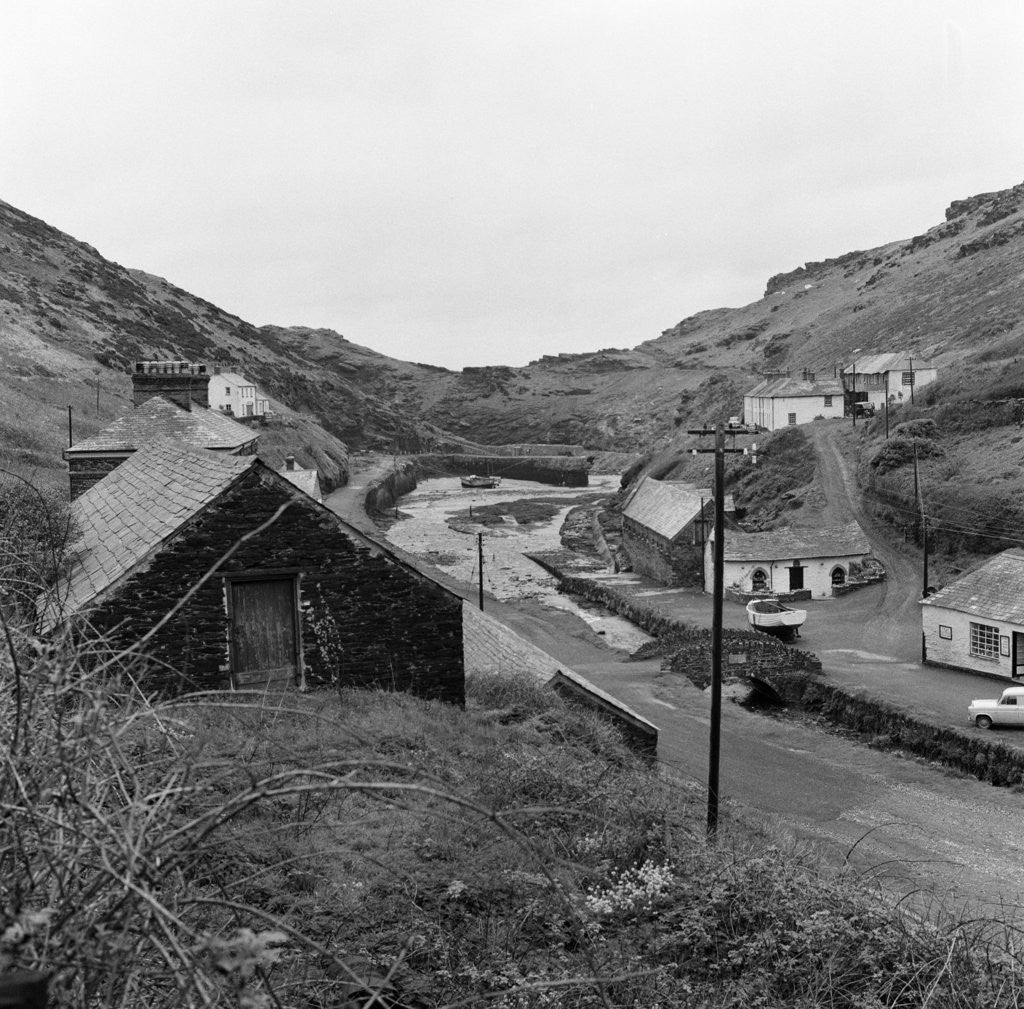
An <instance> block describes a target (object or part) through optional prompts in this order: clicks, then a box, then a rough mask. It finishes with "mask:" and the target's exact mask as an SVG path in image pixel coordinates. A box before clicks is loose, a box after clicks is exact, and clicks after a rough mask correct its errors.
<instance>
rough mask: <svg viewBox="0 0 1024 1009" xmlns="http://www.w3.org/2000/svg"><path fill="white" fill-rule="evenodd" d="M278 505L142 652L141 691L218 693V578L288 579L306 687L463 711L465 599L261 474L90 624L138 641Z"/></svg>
mask: <svg viewBox="0 0 1024 1009" xmlns="http://www.w3.org/2000/svg"><path fill="white" fill-rule="evenodd" d="M286 500H293V501H294V503H293V504H292V505H291V507H289V508H288V509H287V510H286V511H285V512H284V513H283V515H281V517H280V518H279V519H278V520H277V521H276V522H275V523H274V524H273V525H272V526H271V527H269V528H268V529H267V530H266V531H264V532H263V533H262V534H260V535H259V536H257V537H254V538H253V539H252V540H250V541H248V542H246V543H245V544H243V545H242V547H241V548H240V549H239V550H238V551H237V552H236V553H235V554H234V555H233V556H232V557H231V558H230V560H229V561H227V562H226V563H225V564H224V565H223V567H222V569H221V570H220V571H218V573H217V574H216V575H214V577H212V578H211V579H210V580H209V581H208V582H207V583H206V584H205V585H204V586H203V587H202V588H201V589H200V590H199V591H198V592H197V593H196V595H195V596H194V597H193V598H192V599H191V600H190V601H189V602H188V603H187V604H186V605H185V606H184V607H183V608H182V609H181V610H180V611H179V612H178V613H177V614H176V615H175V616H174V617H173V618H172V619H171V620H169V621H168V623H167V624H166V625H165V626H164V627H163V628H162V629H161V630H160V631H159V632H158V633H157V635H156V636H155V637H154V638H153V639H152V641H151V642H150V643H149V644H148V646H147V648H146V651H147V653H148V654H150V655H152V656H153V658H154V659H155V660H156V662H155V663H154V664H153V667H152V669H151V671H150V673H149V676H150V679H149V681H148V682H149V683H151V684H153V685H155V686H159V687H160V688H163V689H167V690H195V689H226V688H227V687H228V686H229V685H230V680H229V664H228V620H227V611H226V603H225V596H226V592H225V579H224V577H223V575H230V574H231V573H232V572H235V573H239V572H247V573H250V574H251V573H254V572H259V571H264V570H265V571H267V572H268V575H269V574H271V573H273V572H275V571H276V572H279V571H297V572H298V573H299V574H298V577H299V604H300V614H301V617H300V619H301V635H302V658H303V664H304V667H305V676H306V681H307V683H309V684H311V685H317V684H327V683H331V684H336V685H341V686H360V687H379V688H381V689H385V690H403V691H409V692H411V693H414V694H417V695H419V696H421V697H427V698H436V699H439V700H444V701H448V702H452V703H456V704H462V703H463V700H464V673H463V645H462V600H461V599H460V598H459V597H457V596H455V595H453V594H452V593H449V592H447V591H446V590H445V589H443V588H442V587H441V586H439V585H436V584H435V583H433V582H431V581H429V580H428V579H424V578H420V577H419V576H417V575H416V574H414V573H413V572H410V571H409V570H407V569H406V568H405V567H403V566H402V565H400V564H398V563H397V562H396V561H394V560H393V559H391V558H390V557H389V556H387V555H386V554H383V553H381V552H378V551H375V550H373V549H371V548H370V547H368V546H366V545H363V544H362V543H361V542H360V541H359V540H358V539H357V538H356V537H350V536H349V535H348V534H347V533H346V532H345V531H344V529H342V528H341V527H340V526H339V525H338V522H337V520H336V519H335V518H334V517H333V516H332V515H331V514H330V513H329V512H327V511H325V510H324V509H323V508H322V507H320V506H318V505H316V504H314V503H313V502H312V501H310V500H309V499H308V497H307V496H306V495H304V494H302V493H301V492H299V491H294V492H293V491H292V489H291V488H290V485H287V484H286V483H285V482H284V481H283V480H281V479H280V478H278V477H276V476H274V475H273V474H271V473H268V472H267V471H265V470H261V469H256V470H254V471H252V472H250V473H248V474H247V475H246V476H245V477H244V478H243V479H242V480H241V481H239V482H238V483H237V484H235V485H234V486H233V487H231V488H229V489H228V490H227V491H226V492H225V493H224V494H222V495H221V496H220V497H219V498H217V500H216V501H215V502H214V503H213V504H211V505H210V506H209V507H208V508H206V509H205V510H204V511H203V512H202V513H201V514H200V515H198V516H196V517H195V518H194V519H192V520H191V521H190V522H188V523H186V525H185V527H184V528H183V529H182V530H181V531H180V532H179V533H178V535H177V536H176V537H175V538H174V539H173V540H171V541H170V542H169V543H167V544H165V546H164V547H163V548H162V549H161V550H160V551H159V552H158V553H157V554H156V555H155V556H154V557H153V558H152V559H151V560H150V561H149V562H148V564H147V565H145V566H144V567H141V568H139V569H137V570H136V572H135V573H134V574H132V575H131V576H129V577H128V578H127V579H126V580H125V581H124V582H123V583H122V584H121V585H119V586H118V588H117V591H116V594H115V595H113V596H112V597H110V598H108V599H105V600H104V602H103V603H102V604H101V605H100V606H99V607H98V608H97V609H96V610H94V611H93V612H92V613H91V619H92V622H93V624H94V625H95V626H96V627H97V628H99V629H100V630H107V631H108V632H109V633H110V634H111V635H112V637H113V638H114V640H115V641H116V642H118V643H119V644H121V645H122V646H123V645H127V644H130V643H132V642H134V641H136V640H138V638H139V637H141V635H142V634H144V633H145V632H146V631H147V630H148V629H149V628H151V627H152V626H154V625H155V624H156V623H157V622H158V621H159V620H160V619H161V618H162V617H163V616H164V615H165V614H166V613H167V612H168V610H169V609H170V608H171V607H172V606H173V605H174V603H175V601H177V600H178V599H180V598H181V597H182V596H183V595H184V594H185V593H186V592H187V591H188V589H189V588H191V587H192V586H193V585H194V584H195V583H196V582H197V581H198V580H199V579H200V578H201V577H202V575H203V574H204V573H205V572H206V571H207V570H208V569H209V568H210V567H211V566H212V565H213V564H214V563H216V562H217V560H218V559H219V558H220V557H221V556H222V555H223V554H224V553H225V552H226V551H227V550H228V549H229V548H230V547H231V546H232V545H233V544H234V543H236V542H237V541H238V540H240V539H241V537H242V536H244V535H245V534H246V533H248V532H250V531H251V530H253V529H256V528H257V527H259V526H260V525H261V524H262V523H263V522H265V521H266V520H267V519H268V518H270V517H271V515H273V513H274V512H275V511H276V510H277V508H278V507H279V506H280V505H281V504H282V503H283V502H284V501H286ZM221 572H223V574H222V573H221Z"/></svg>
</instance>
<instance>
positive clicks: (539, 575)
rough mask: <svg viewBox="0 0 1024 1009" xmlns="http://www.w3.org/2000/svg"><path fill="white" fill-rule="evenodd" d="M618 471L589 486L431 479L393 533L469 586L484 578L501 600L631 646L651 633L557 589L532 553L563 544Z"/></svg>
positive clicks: (615, 481) (408, 503)
mask: <svg viewBox="0 0 1024 1009" xmlns="http://www.w3.org/2000/svg"><path fill="white" fill-rule="evenodd" d="M618 486H619V478H618V477H617V476H591V478H590V486H589V487H549V486H547V485H545V484H538V483H531V482H529V481H526V480H502V482H501V485H500V486H499V487H495V488H492V489H474V490H467V489H465V488H463V487H462V485H461V483H460V481H459V478H458V477H441V478H438V479H435V480H425V481H423V482H421V483H420V485H419V486H418V487H417V488H416V490H414V491H413V492H412V493H410V494H406V495H405V496H403V497H402V499H401V500H400V501H399V503H398V518H397V519H396V520H395V521H394V522H392V523H391V524H390V525H389V528H388V529H387V534H386V535H387V538H388V539H389V540H390V541H391V542H392V543H394V544H395V545H396V546H398V547H401V548H402V549H403V550H407V551H408V552H409V553H411V554H415V555H416V556H418V557H421V558H423V559H424V560H425V561H427V562H428V563H429V564H432V565H433V566H434V567H436V568H439V569H440V570H442V571H444V572H445V573H446V574H447V575H449V576H450V577H452V578H456V579H458V580H459V581H460V582H463V583H464V584H467V585H474V586H479V584H480V555H479V554H480V551H479V546H480V542H481V541H480V540H479V539H478V537H479V536H481V535H482V546H483V551H482V552H483V582H484V590H485V592H487V593H488V594H490V595H492V596H494V598H496V599H500V600H502V601H506V602H508V601H514V600H531V601H535V602H537V603H540V604H542V605H544V606H548V607H551V608H553V609H560V610H566V611H568V612H571V613H573V614H575V615H576V616H578V617H579V618H580V619H582V620H584V621H585V622H586V623H587V624H588V625H589V626H590V627H591V628H592V629H593V630H594V631H596V632H597V633H598V634H601V635H602V636H603V637H604V638H605V640H606V642H607V643H608V644H609V645H612V646H613V647H615V648H621V649H624V650H626V651H633V650H635V649H636V648H638V647H639V646H640V645H641V644H643V643H644V642H645V641H648V640H649V638H648V636H647V635H646V634H645V633H644V632H643V631H641V630H639V629H638V628H637V627H634V626H633V625H632V624H631V623H630V622H629V621H627V620H624V619H622V618H621V617H618V616H615V615H614V614H611V613H608V612H607V611H605V610H603V609H600V608H598V607H593V606H590V605H584V604H582V603H580V602H578V601H575V600H573V599H571V598H569V597H568V596H565V595H563V594H561V593H560V592H559V591H558V585H557V582H556V581H555V579H554V578H553V577H552V576H551V575H550V574H548V572H547V571H545V570H544V569H543V568H542V567H541V566H540V565H539V564H537V563H536V562H535V561H532V560H530V558H529V557H528V556H526V555H527V554H530V553H546V552H550V551H557V550H561V549H563V546H562V542H561V539H560V536H559V530H560V529H561V527H562V523H563V522H564V521H565V517H566V515H567V514H568V513H569V511H570V510H571V509H572V508H574V507H575V506H576V505H579V504H584V503H588V502H592V501H597V500H600V499H601V498H603V497H609V496H611V495H612V494H613V493H614V492H615V491H616V490H617V489H618Z"/></svg>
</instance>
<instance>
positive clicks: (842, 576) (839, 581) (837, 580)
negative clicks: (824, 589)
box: [832, 564, 846, 585]
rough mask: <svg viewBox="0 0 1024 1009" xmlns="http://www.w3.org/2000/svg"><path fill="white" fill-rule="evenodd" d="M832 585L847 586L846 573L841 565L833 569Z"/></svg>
mask: <svg viewBox="0 0 1024 1009" xmlns="http://www.w3.org/2000/svg"><path fill="white" fill-rule="evenodd" d="M832 584H833V585H845V584H846V571H845V569H844V568H843V566H842V565H841V564H837V565H836V566H835V567H834V568H833V569H832Z"/></svg>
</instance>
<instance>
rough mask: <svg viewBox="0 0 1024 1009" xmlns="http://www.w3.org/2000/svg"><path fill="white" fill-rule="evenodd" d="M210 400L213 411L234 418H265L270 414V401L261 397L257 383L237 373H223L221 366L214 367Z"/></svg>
mask: <svg viewBox="0 0 1024 1009" xmlns="http://www.w3.org/2000/svg"><path fill="white" fill-rule="evenodd" d="M209 398H210V401H209V405H210V408H211V409H213V410H218V411H219V412H221V413H228V414H231V415H232V416H234V417H264V416H266V414H268V413H269V412H270V401H269V400H268V399H267V398H266V397H265V396H261V395H260V393H259V390H258V389H257V388H256V383H255V382H251V381H250V380H249V379H247V378H246V377H245V376H244V375H241V374H239V373H238V372H237V371H221V368H220V365H214V366H213V374H212V375H211V376H210V389H209Z"/></svg>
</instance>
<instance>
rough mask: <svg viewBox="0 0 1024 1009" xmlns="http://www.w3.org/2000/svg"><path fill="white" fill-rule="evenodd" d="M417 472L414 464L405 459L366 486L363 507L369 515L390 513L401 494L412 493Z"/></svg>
mask: <svg viewBox="0 0 1024 1009" xmlns="http://www.w3.org/2000/svg"><path fill="white" fill-rule="evenodd" d="M418 473H419V470H418V469H417V467H416V463H414V462H411V461H410V460H408V459H406V460H403V461H402V462H400V463H398V464H397V465H396V466H395V468H394V469H393V470H391V472H390V473H387V474H386V475H385V476H382V477H381V478H380V479H378V480H373V481H372V482H371V483H369V484H367V486H366V498H365V499H364V502H363V504H364V507H365V509H366V512H367V513H368V514H370V515H373V514H377V513H380V512H385V511H391V510H392V509H393V508H394V507H395V505H396V504H397V503H398V499H399V498H400V497H401V496H402V495H403V494H408V493H409V492H410V491H414V490H415V489H416V485H417V474H418Z"/></svg>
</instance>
